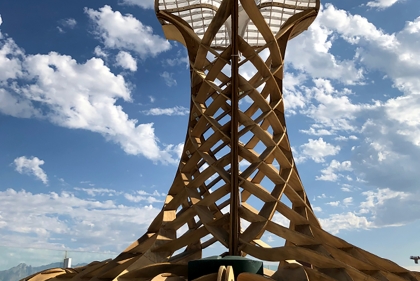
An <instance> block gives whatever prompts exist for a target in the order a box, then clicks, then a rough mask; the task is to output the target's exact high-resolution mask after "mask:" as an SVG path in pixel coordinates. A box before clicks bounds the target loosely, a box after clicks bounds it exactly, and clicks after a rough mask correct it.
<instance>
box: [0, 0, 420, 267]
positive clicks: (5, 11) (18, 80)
mask: <svg viewBox="0 0 420 281" xmlns="http://www.w3.org/2000/svg"><path fill="white" fill-rule="evenodd" d="M322 4H323V6H322V11H321V12H320V14H319V16H318V18H317V20H316V22H315V23H314V24H313V25H312V26H311V27H310V28H309V30H308V31H307V32H305V33H303V34H302V35H300V36H299V37H297V38H295V39H293V40H292V41H291V42H290V43H289V45H288V50H287V54H286V75H285V81H284V95H285V104H286V113H287V122H288V129H289V136H290V138H291V143H292V146H293V149H294V155H295V159H296V160H297V162H298V169H299V173H300V175H301V177H302V180H303V183H304V186H305V188H306V191H307V193H308V195H309V198H310V199H311V203H312V205H313V207H314V209H315V212H316V214H317V216H318V218H319V219H320V221H321V224H322V225H323V226H324V228H325V229H326V230H328V231H330V232H331V233H333V234H335V235H338V236H339V237H341V238H344V239H346V240H347V241H349V242H350V243H353V244H355V245H356V246H360V247H362V248H365V249H366V250H369V251H371V252H373V253H374V254H377V255H380V256H383V257H385V258H388V259H392V260H394V261H396V262H397V263H399V264H400V265H403V266H406V267H407V268H411V269H416V270H419V267H418V266H415V265H414V263H413V262H412V261H411V260H409V256H410V255H420V241H419V239H418V233H419V231H420V222H419V218H420V204H419V203H420V191H419V184H418V181H419V179H420V178H419V167H420V121H419V120H420V78H419V77H420V63H419V61H420V49H419V48H418V46H419V43H420V12H419V11H420V2H418V1H417V0H402V1H401V0H372V1H360V0H357V1H328V2H327V1H324V2H323V3H322ZM152 8H153V1H152V0H119V1H110V0H107V1H97V0H92V1H68V2H62V1H53V0H48V1H41V2H39V1H38V2H36V3H35V2H34V1H29V0H15V1H1V2H0V15H1V20H0V23H1V25H0V125H1V127H0V202H1V203H0V238H1V239H0V248H1V249H7V250H4V251H3V250H2V251H0V256H1V258H0V260H1V261H0V270H2V269H6V268H9V267H11V266H13V265H15V264H17V263H19V262H22V261H27V260H24V259H23V257H21V254H22V253H24V250H22V249H19V248H16V247H17V246H18V247H25V248H28V247H33V248H37V249H48V250H63V249H69V250H74V251H79V252H77V253H80V252H99V253H109V255H111V256H112V255H113V253H118V252H119V251H121V250H123V249H124V248H125V247H126V246H128V245H129V244H130V243H131V242H132V241H134V240H135V239H137V238H138V237H139V236H141V235H142V234H143V233H144V231H145V230H146V228H147V226H148V224H149V223H150V221H151V220H152V219H153V218H154V217H155V215H156V214H157V213H158V211H159V209H160V208H161V207H162V204H163V203H162V202H163V200H164V198H165V195H166V193H167V191H168V189H169V187H170V185H171V183H172V180H173V176H174V174H175V170H176V167H177V163H178V157H179V154H180V153H181V151H182V145H183V143H184V139H185V134H186V126H187V120H188V114H189V112H188V109H189V70H188V59H187V57H186V51H185V49H184V48H183V47H182V46H181V45H179V44H177V43H174V42H168V41H166V40H165V39H164V37H163V34H162V31H161V28H160V25H159V23H158V21H157V20H156V18H155V15H154V11H153V9H152ZM244 72H246V70H244ZM249 72H250V73H251V72H252V70H251V69H250V70H249ZM243 74H244V75H247V74H249V73H243ZM265 239H266V240H267V241H266V242H269V243H271V244H273V243H274V244H276V238H275V237H265ZM277 242H279V241H277ZM10 247H13V248H10ZM213 251H217V249H213ZM22 255H23V254H22ZM104 255H107V254H104ZM26 256H28V253H26ZM38 257H39V256H38ZM27 258H28V257H27ZM93 258H95V257H93ZM45 260H47V258H46V259H45ZM38 262H39V263H40V264H43V263H48V262H44V260H42V261H41V260H40V259H38Z"/></svg>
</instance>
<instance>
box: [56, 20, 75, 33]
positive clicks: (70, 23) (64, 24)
mask: <svg viewBox="0 0 420 281" xmlns="http://www.w3.org/2000/svg"><path fill="white" fill-rule="evenodd" d="M59 24H60V25H61V26H57V29H58V31H60V33H65V30H64V29H65V28H69V29H74V28H75V27H76V25H77V21H76V20H75V19H73V18H68V19H63V20H60V21H59Z"/></svg>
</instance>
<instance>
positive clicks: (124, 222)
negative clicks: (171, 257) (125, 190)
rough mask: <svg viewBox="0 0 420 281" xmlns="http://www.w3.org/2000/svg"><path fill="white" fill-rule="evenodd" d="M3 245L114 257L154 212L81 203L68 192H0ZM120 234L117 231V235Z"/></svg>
mask: <svg viewBox="0 0 420 281" xmlns="http://www.w3.org/2000/svg"><path fill="white" fill-rule="evenodd" d="M0 201H1V202H2V204H0V213H1V214H2V215H1V217H0V229H2V230H3V231H1V234H0V238H1V239H2V244H3V245H4V246H14V245H16V243H17V242H18V241H19V245H21V246H37V247H43V248H50V249H51V248H53V249H54V248H55V249H63V248H72V247H77V248H78V249H79V250H84V251H107V250H109V251H114V252H119V251H121V250H122V249H123V248H125V247H126V246H127V245H129V244H130V243H131V242H132V241H134V240H135V239H137V238H138V237H140V236H141V235H142V234H143V233H144V231H145V230H146V228H147V226H148V225H149V224H150V222H151V220H152V219H153V218H154V217H155V216H156V215H157V213H158V212H159V209H158V208H155V207H153V206H152V205H139V204H137V205H135V206H134V207H130V206H126V205H123V204H116V203H115V202H114V201H111V200H105V201H98V200H86V199H82V198H79V197H76V196H75V195H73V194H71V193H68V192H61V193H55V192H51V193H39V194H33V193H30V192H27V191H24V190H22V191H19V192H17V191H15V190H13V189H8V190H6V191H0ZM122 230H123V231H122Z"/></svg>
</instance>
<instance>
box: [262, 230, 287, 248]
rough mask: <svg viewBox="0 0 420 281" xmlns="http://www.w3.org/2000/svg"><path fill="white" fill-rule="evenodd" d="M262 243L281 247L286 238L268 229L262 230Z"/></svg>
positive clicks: (272, 246)
mask: <svg viewBox="0 0 420 281" xmlns="http://www.w3.org/2000/svg"><path fill="white" fill-rule="evenodd" d="M260 239H261V240H262V241H263V242H264V243H266V244H268V245H269V246H271V248H276V247H283V246H284V244H285V242H286V240H285V239H284V238H283V237H280V236H278V235H276V234H274V233H272V232H270V231H268V230H266V231H264V234H263V235H262V236H261V238H260Z"/></svg>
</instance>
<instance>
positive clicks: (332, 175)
mask: <svg viewBox="0 0 420 281" xmlns="http://www.w3.org/2000/svg"><path fill="white" fill-rule="evenodd" d="M341 171H352V168H351V162H350V161H344V162H342V163H340V162H339V161H337V160H332V161H331V163H330V165H329V166H328V167H327V168H325V169H323V170H321V173H322V175H321V176H317V177H316V180H323V181H337V180H338V178H339V177H340V176H341V177H342V176H343V175H341V174H336V172H341Z"/></svg>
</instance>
